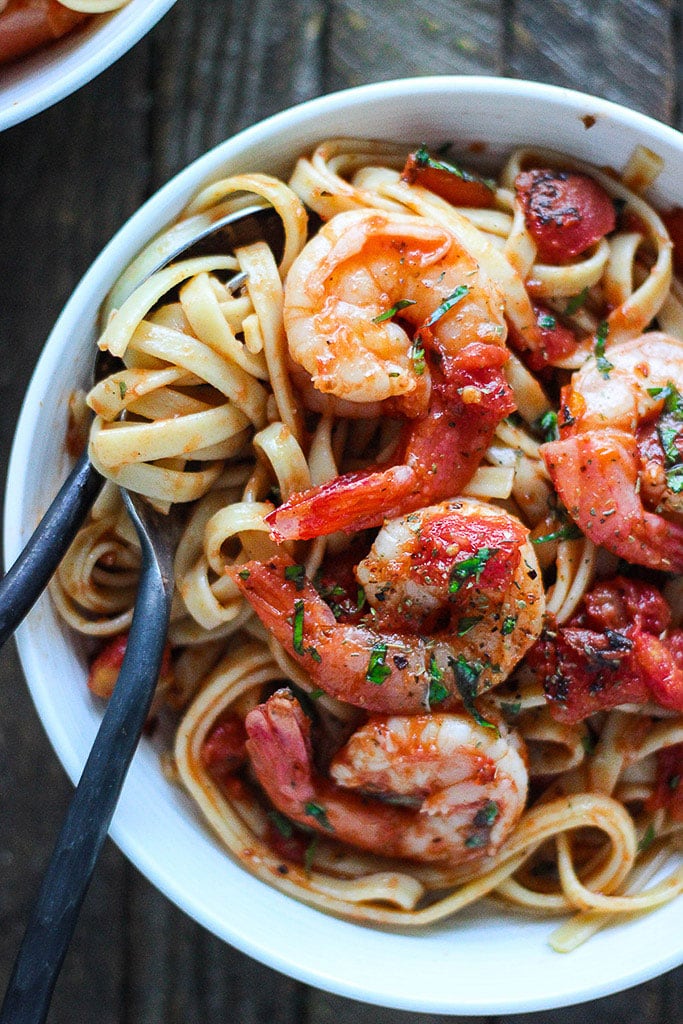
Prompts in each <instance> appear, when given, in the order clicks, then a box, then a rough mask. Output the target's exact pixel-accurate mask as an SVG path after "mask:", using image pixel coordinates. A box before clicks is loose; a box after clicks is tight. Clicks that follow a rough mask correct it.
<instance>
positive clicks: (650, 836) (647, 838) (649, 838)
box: [638, 823, 656, 853]
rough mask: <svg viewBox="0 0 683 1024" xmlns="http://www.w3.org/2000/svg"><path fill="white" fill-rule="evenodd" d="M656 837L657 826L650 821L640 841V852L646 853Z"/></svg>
mask: <svg viewBox="0 0 683 1024" xmlns="http://www.w3.org/2000/svg"><path fill="white" fill-rule="evenodd" d="M655 838H656V835H655V827H654V825H653V824H651V823H650V824H649V825H648V826H647V828H646V829H645V832H644V834H643V838H642V839H641V840H640V842H639V843H638V853H645V851H646V850H648V849H649V848H650V847H651V846H652V844H653V843H654V841H655Z"/></svg>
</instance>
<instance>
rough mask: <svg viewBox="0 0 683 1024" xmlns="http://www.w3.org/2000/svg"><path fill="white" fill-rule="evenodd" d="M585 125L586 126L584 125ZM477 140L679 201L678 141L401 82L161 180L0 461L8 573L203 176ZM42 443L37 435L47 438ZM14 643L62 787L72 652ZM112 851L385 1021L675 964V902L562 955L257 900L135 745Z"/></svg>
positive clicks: (71, 324) (507, 927) (483, 83)
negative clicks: (152, 250)
mask: <svg viewBox="0 0 683 1024" xmlns="http://www.w3.org/2000/svg"><path fill="white" fill-rule="evenodd" d="M586 115H588V116H589V119H590V118H594V119H595V121H594V123H593V126H592V127H590V128H588V127H587V126H586V124H587V123H590V120H588V122H587V123H585V122H584V120H582V118H584V117H586ZM351 134H357V135H361V136H366V137H379V138H385V139H391V138H394V139H411V140H424V141H425V142H427V143H441V142H443V141H444V140H456V141H457V142H458V143H459V142H462V143H463V146H465V145H466V144H467V143H469V142H472V141H481V140H486V141H487V142H488V144H489V154H488V155H489V156H490V157H492V158H495V157H496V156H498V155H499V154H502V153H504V152H506V151H507V150H508V149H509V148H510V147H512V146H514V145H518V144H528V143H531V144H538V145H544V146H550V147H553V148H555V149H558V150H561V151H564V152H567V153H570V154H572V155H574V156H576V157H579V158H581V159H585V160H589V161H593V162H594V163H597V164H605V163H609V164H610V165H612V166H615V167H621V166H623V164H624V163H625V161H626V160H627V158H628V157H629V155H630V154H631V152H632V150H633V148H634V146H635V145H636V144H638V143H644V144H646V145H648V146H650V147H651V148H652V149H654V150H655V151H656V152H657V153H659V154H660V155H661V156H662V157H663V159H664V169H663V172H662V174H661V176H660V178H659V179H658V182H657V186H656V188H655V190H654V192H655V195H654V199H655V202H657V203H659V204H661V205H662V206H663V207H667V206H669V205H674V204H676V203H680V201H681V198H682V197H681V192H680V181H681V180H682V179H683V137H681V136H680V135H679V134H677V133H676V132H675V131H673V130H672V129H671V128H668V127H665V126H664V125H661V124H659V123H657V122H655V121H652V120H650V119H648V118H647V117H644V116H643V115H642V114H638V113H633V112H631V111H628V110H625V109H623V108H622V107H618V106H616V105H614V104H612V103H608V102H605V101H603V100H598V99H593V98H591V97H588V96H585V95H582V94H579V93H576V92H571V91H567V90H565V89H558V88H554V87H551V86H546V85H536V84H532V83H527V82H520V81H508V80H504V79H492V78H457V77H456V78H417V79H412V80H405V81H398V82H384V83H381V84H378V85H371V86H364V87H361V88H358V89H352V90H350V91H347V92H343V93H337V94H334V95H330V96H325V97H323V98H321V99H317V100H313V101H312V102H309V103H306V104H303V105H302V106H298V107H295V108H294V109H291V110H287V111H285V112H283V113H281V114H278V115H276V116H275V117H272V118H270V119H268V120H266V121H264V122H262V123H260V124H258V125H255V126H254V127H252V128H249V129H247V130H246V131H244V132H241V133H240V134H239V135H237V136H235V138H232V139H228V140H227V141H226V142H224V143H223V144H222V145H220V146H218V147H217V148H216V149H214V150H212V151H211V152H210V153H208V154H206V155H205V156H204V157H202V158H201V159H200V160H198V161H196V162H195V163H194V164H192V165H191V166H190V167H189V168H187V169H186V170H185V171H184V172H183V173H182V174H180V175H178V177H176V178H174V179H173V181H171V182H169V184H167V185H166V186H165V187H164V188H163V189H162V190H161V191H160V192H159V193H157V194H156V195H155V196H154V197H153V198H152V199H151V200H150V201H149V202H148V203H146V205H145V206H144V207H143V208H142V209H141V210H140V211H139V212H138V213H137V214H136V215H135V216H134V217H133V218H131V220H130V221H129V222H128V223H127V224H126V225H125V227H123V228H122V229H121V231H119V233H118V234H117V235H116V237H115V238H114V239H113V240H112V241H111V242H110V244H109V245H108V246H107V248H106V249H105V250H104V252H103V253H102V255H101V256H100V257H99V258H98V259H97V260H96V262H95V263H94V264H93V266H92V267H91V269H90V270H89V272H88V273H87V274H86V275H85V277H84V278H83V280H82V282H81V283H80V285H79V286H78V288H77V289H76V291H75V292H74V294H73V296H72V298H71V299H70V301H69V302H68V304H67V306H66V308H65V309H64V312H63V313H62V315H61V316H60V318H59V320H58V322H57V324H56V325H55V328H54V330H53V331H52V334H51V335H50V338H49V340H48V342H47V345H46V347H45V350H44V352H43V355H42V357H41V359H40V362H39V363H38V367H37V369H36V371H35V375H34V377H33V380H32V382H31V385H30V388H29V391H28V394H27V397H26V401H25V404H24V407H23V411H22V414H21V417H20V420H19V426H18V429H17V434H16V438H15V442H14V448H13V451H12V458H11V463H10V469H9V478H8V484H7V500H6V508H5V551H6V557H7V559H8V562H9V563H11V562H12V560H13V559H14V558H15V557H16V555H17V554H18V552H19V550H20V548H21V547H22V546H23V544H24V543H25V541H26V539H27V537H28V535H29V533H30V531H31V529H32V527H33V526H34V525H35V523H36V522H37V520H38V518H39V517H40V516H41V514H42V513H43V511H44V510H45V508H46V506H47V504H48V503H49V500H50V499H51V497H52V496H53V494H54V493H55V492H56V491H57V489H58V485H59V484H60V482H61V481H62V479H63V477H64V476H65V475H66V472H67V456H66V454H65V451H64V444H63V440H62V439H63V438H64V436H65V432H66V400H67V396H68V394H69V393H70V391H71V390H72V389H73V387H74V386H75V385H77V384H86V383H87V381H88V376H89V373H90V368H91V364H92V358H93V349H92V343H93V339H94V322H95V318H96V315H97V310H98V307H99V305H100V303H101V301H102V300H103V298H104V296H105V294H106V293H107V291H108V289H109V288H110V286H111V285H112V284H113V282H114V281H115V280H116V278H117V276H118V275H119V273H120V272H121V271H122V270H123V269H124V267H125V266H126V265H127V263H128V262H129V261H130V259H131V258H132V257H133V256H134V254H135V253H136V252H137V251H138V250H139V249H140V248H141V247H142V245H143V244H144V243H145V242H146V241H147V240H148V239H149V238H150V237H151V236H152V235H154V234H155V233H156V232H157V231H158V230H159V229H160V228H161V227H162V226H163V225H164V224H166V223H167V222H168V221H170V220H172V219H173V218H174V217H175V216H176V215H177V214H178V212H179V211H180V209H181V208H182V206H183V205H184V204H185V202H186V200H187V199H188V198H189V197H190V196H191V195H192V194H193V193H194V192H195V190H196V189H197V188H198V186H199V185H200V183H202V182H204V181H205V180H206V179H207V178H213V177H218V176H220V175H222V174H224V173H225V172H226V171H230V172H235V171H240V170H247V169H259V170H264V171H271V172H275V173H286V172H287V170H288V168H289V167H290V165H291V163H292V160H293V158H294V157H295V155H296V154H297V153H299V152H301V151H303V150H306V149H307V148H308V147H310V146H311V145H312V144H313V143H314V142H315V141H316V140H319V139H322V138H325V137H330V136H334V135H351ZM46 424H48V425H49V429H47V430H46V429H45V425H46ZM17 639H18V643H19V651H20V655H21V660H22V664H23V668H24V672H25V674H26V677H27V679H28V682H29V686H30V689H31V693H32V695H33V699H34V701H35V704H36V706H37V709H38V712H39V714H40V716H41V718H42V721H43V724H44V726H45V729H46V730H47V733H48V735H49V737H50V739H51V741H52V744H53V745H54V748H55V750H56V751H57V754H58V755H59V757H60V759H61V761H62V762H63V764H64V766H65V768H66V770H67V771H68V773H69V774H70V776H71V777H72V779H75V778H76V777H77V776H78V774H79V771H80V769H81V767H82V765H83V763H84V761H85V758H86V754H87V752H88V750H89V748H90V745H91V743H92V740H93V737H94V734H95V730H96V728H97V725H98V721H99V714H98V710H97V708H95V707H94V705H93V703H92V702H91V701H90V700H89V699H88V696H87V691H86V686H85V664H84V658H83V656H82V653H81V652H80V649H79V646H78V644H77V643H76V642H75V641H74V638H73V636H72V635H71V634H70V633H69V632H68V631H67V630H66V629H65V628H64V627H63V626H62V624H61V622H60V621H59V619H58V618H57V615H56V614H55V611H54V609H53V608H52V606H51V604H50V602H49V600H47V599H46V598H43V599H42V600H41V602H40V603H39V605H38V606H37V607H36V608H35V610H34V611H33V612H32V614H31V615H30V616H29V618H28V620H27V621H26V622H25V623H24V624H23V625H22V627H21V628H20V630H19V632H18V634H17ZM111 832H112V836H113V838H114V840H115V841H116V842H117V843H118V845H119V846H120V847H121V849H122V850H123V851H124V853H125V854H126V855H127V856H128V857H129V858H130V859H131V861H133V863H134V864H136V865H137V867H138V868H139V869H140V870H141V871H142V872H143V873H144V874H145V875H146V876H147V877H148V878H149V879H150V880H151V881H152V882H153V883H154V884H155V885H156V886H158V887H159V888H160V889H161V890H162V891H163V892H164V893H166V894H167V895H168V896H169V897H170V898H171V899H172V900H174V901H175V902H176V903H177V904H178V905H179V906H180V907H182V908H183V909H184V910H185V911H186V912H187V913H188V914H190V915H191V916H192V917H194V918H195V919H196V920H197V921H199V922H201V924H203V925H204V926H205V927H206V928H208V929H209V930H211V931H212V932H215V933H216V934H217V935H219V936H221V937H222V938H223V939H225V940H226V941H228V942H230V943H232V944H233V945H234V946H236V947H238V948H239V949H241V950H243V951H244V952H246V953H248V954H250V955H252V956H254V957H256V958H257V959H258V960H261V961H263V962H264V963H266V964H268V965H270V966H271V967H274V968H276V969H278V970H280V971H282V972H284V973H286V974H289V975H292V976H293V977H295V978H298V979H300V980H302V981H305V982H308V983H310V984H313V985H317V986H318V987H320V988H323V989H327V990H330V991H333V992H336V993H339V994H341V995H344V996H349V997H351V998H355V999H360V1000H365V1001H368V1002H373V1003H377V1004H381V1005H385V1006H390V1007H396V1008H401V1009H409V1010H414V1011H422V1012H426V1013H449V1014H472V1015H476V1014H499V1013H519V1012H526V1011H533V1010H541V1009H549V1008H552V1007H557V1006H563V1005H567V1004H571V1003H576V1002H581V1001H582V1000H587V999H593V998H597V997H598V996H604V995H607V994H609V993H611V992H615V991H618V990H620V989H623V988H626V987H628V986H631V985H635V984H637V983H639V982H642V981H645V980H646V979H648V978H651V977H653V976H655V975H657V974H660V973H662V972H664V971H666V970H668V969H670V968H672V967H675V966H677V965H678V964H680V963H682V962H683V928H682V927H681V902H680V900H679V901H678V902H674V903H672V904H669V905H668V906H665V907H663V908H662V909H660V910H658V911H656V912H654V913H651V914H648V915H646V916H643V917H640V918H639V919H637V920H633V921H630V922H628V923H621V924H619V925H617V926H616V927H612V928H609V929H606V930H604V931H602V932H600V933H598V934H597V935H595V936H594V937H593V938H591V939H590V940H589V941H588V942H587V943H586V944H585V945H584V946H582V947H580V948H579V949H578V950H576V951H575V952H574V953H571V954H565V955H559V954H557V953H555V952H553V951H552V950H551V949H550V947H549V946H548V941H547V940H548V936H549V934H550V932H551V931H552V930H553V928H554V927H555V926H556V921H554V920H546V919H540V920H539V919H534V918H531V917H528V916H525V915H523V914H521V913H516V912H514V911H512V910H507V909H505V908H503V907H502V906H500V905H498V904H496V903H494V902H488V903H485V904H482V905H480V906H478V907H476V908H475V909H472V910H470V911H468V912H466V913H463V914H461V915H460V916H457V917H455V918H453V919H452V920H450V921H448V922H446V923H445V924H442V925H440V926H438V927H434V928H431V929H430V930H428V931H426V932H418V933H407V932H406V933H399V932H388V931H384V930H380V929H376V928H371V927H364V926H361V925H357V924H353V923H350V922H347V921H340V920H337V919H335V918H333V917H328V916H326V915H324V914H322V913H320V912H318V911H316V910H312V909H310V908H309V907H306V906H304V905H302V904H300V903H297V902H295V901H294V900H292V899H290V898H288V897H287V896H284V895H282V894H281V893H279V892H277V891H275V890H274V889H271V888H270V887H268V886H267V885H265V884H264V883H262V882H260V881H258V880H257V879H255V878H253V877H252V876H251V875H249V874H248V873H247V872H246V871H245V870H244V869H243V868H241V867H239V866H238V865H237V864H235V863H233V862H232V861H231V859H230V857H229V856H227V855H226V854H225V853H224V852H223V850H222V849H221V848H220V847H219V845H218V843H217V841H216V840H215V839H214V838H213V836H212V835H211V834H210V832H209V831H208V829H207V828H206V827H205V826H204V825H203V823H202V822H201V821H200V820H199V817H198V815H197V814H196V813H195V811H194V809H193V807H192V806H191V804H190V801H189V800H188V799H186V798H185V797H184V796H183V794H182V793H180V792H179V791H178V790H176V789H174V788H172V787H171V786H170V785H169V784H168V783H167V782H166V781H165V779H164V777H163V775H162V773H161V770H160V767H159V763H158V757H157V752H156V751H155V749H154V748H153V747H152V746H151V745H150V744H149V743H148V742H147V741H145V742H143V744H142V747H141V749H140V750H139V752H138V754H137V756H136V758H135V761H134V763H133V765H132V768H131V771H130V774H129V776H128V779H127V782H126V785H125V788H124V791H123V794H122V797H121V801H120V804H119V807H118V810H117V812H116V815H115V817H114V822H113V825H112V829H111Z"/></svg>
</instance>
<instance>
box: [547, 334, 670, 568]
mask: <svg viewBox="0 0 683 1024" xmlns="http://www.w3.org/2000/svg"><path fill="white" fill-rule="evenodd" d="M676 381H683V341H680V340H679V339H677V338H673V337H669V336H668V335H666V334H662V333H660V332H658V331H651V332H648V333H647V334H643V335H641V336H640V337H639V338H633V339H631V340H630V341H625V342H621V343H619V344H616V345H613V346H611V347H610V348H608V349H607V351H606V353H602V354H597V355H596V356H593V357H591V358H590V359H588V360H586V362H585V363H584V365H583V366H582V367H581V369H580V370H578V371H577V372H576V373H575V374H574V375H573V377H572V381H571V384H570V385H569V386H568V387H567V388H565V389H564V390H563V394H562V403H561V406H562V420H563V423H562V424H561V426H562V437H561V439H560V440H559V441H552V442H550V443H549V444H546V445H544V446H543V447H542V448H541V453H542V455H543V458H544V460H545V464H546V466H547V468H548V472H549V473H550V476H551V478H552V481H553V484H554V486H555V489H556V491H557V493H558V494H559V496H560V499H561V501H562V502H563V503H564V505H565V506H566V508H567V511H568V512H569V515H570V516H571V517H572V519H573V520H574V521H575V522H576V523H577V524H578V526H580V527H581V529H582V530H583V531H584V533H585V534H586V536H587V537H589V538H590V539H591V540H592V541H593V542H594V543H595V544H601V545H602V546H603V547H605V548H607V550H608V551H611V552H612V553H613V554H615V555H618V556H619V557H621V558H625V559H627V560H628V561H629V562H634V563H636V564H637V565H644V566H647V567H648V568H650V569H662V570H664V571H667V572H678V573H680V572H683V521H681V519H680V518H678V519H676V518H670V517H669V516H670V515H673V516H674V517H675V516H678V517H680V515H681V514H683V499H682V496H681V491H683V486H681V484H682V483H683V468H682V463H683V456H682V455H681V450H683V397H681V395H680V394H679V392H678V390H677V387H676ZM664 513H666V514H664Z"/></svg>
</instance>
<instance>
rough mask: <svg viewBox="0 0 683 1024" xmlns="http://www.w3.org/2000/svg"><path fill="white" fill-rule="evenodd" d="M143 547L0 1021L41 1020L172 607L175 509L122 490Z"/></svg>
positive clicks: (27, 1023) (32, 1023) (29, 1023)
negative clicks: (97, 718)
mask: <svg viewBox="0 0 683 1024" xmlns="http://www.w3.org/2000/svg"><path fill="white" fill-rule="evenodd" d="M121 495H122V497H123V501H124V504H125V506H126V508H127V510H128V513H129V514H130V517H131V519H132V521H133V524H134V526H135V529H136V532H137V535H138V538H139V540H140V546H141V548H142V564H141V571H140V582H139V585H138V593H137V598H136V601H135V611H134V613H133V621H132V624H131V628H130V634H129V637H128V644H127V647H126V653H125V656H124V659H123V664H122V666H121V672H120V674H119V678H118V681H117V683H116V686H115V688H114V693H113V695H112V697H111V700H110V701H109V703H108V705H107V709H106V711H105V714H104V717H103V719H102V723H101V725H100V728H99V730H98V733H97V736H96V738H95V742H94V744H93V747H92V750H91V751H90V755H89V757H88V760H87V762H86V764H85V767H84V769H83V773H82V775H81V778H80V781H79V783H78V786H77V788H76V792H75V793H74V796H73V798H72V800H71V804H70V806H69V810H68V811H67V815H66V818H65V820H64V824H63V826H62V830H61V832H60V834H59V837H58V839H57V842H56V845H55V848H54V851H53V853H52V857H51V859H50V863H49V865H48V868H47V871H46V872H45V875H44V878H43V881H42V884H41V887H40V891H39V893H38V898H37V901H36V904H35V906H34V908H33V912H32V914H31V917H30V919H29V922H28V925H27V927H26V932H25V933H24V938H23V940H22V943H21V946H20V947H19V952H18V954H17V958H16V961H15V964H14V969H13V972H12V976H11V978H10V981H9V986H8V988H7V992H6V993H5V999H4V1002H3V1004H2V1008H1V1009H0V1024H41V1022H42V1021H44V1020H45V1018H46V1016H47V1013H48V1010H49V1007H50V1000H51V997H52V991H53V989H54V986H55V982H56V981H57V977H58V975H59V971H60V968H61V966H62V961H63V960H64V956H65V954H66V951H67V948H68V946H69V942H70V941H71V936H72V934H73V930H74V928H75V925H76V920H77V918H78V914H79V911H80V908H81V904H82V902H83V899H84V897H85V894H86V892H87V889H88V886H89V884H90V879H91V877H92V873H93V871H94V869H95V864H96V862H97V859H98V857H99V854H100V851H101V849H102V846H103V845H104V840H105V838H106V836H107V831H108V829H109V824H110V822H111V818H112V815H113V813H114V808H115V807H116V803H117V801H118V798H119V793H120V792H121V787H122V786H123V782H124V779H125V777H126V772H127V771H128V767H129V765H130V762H131V760H132V757H133V754H134V752H135V748H136V747H137V744H138V740H139V738H140V734H141V732H142V728H143V726H144V724H145V720H146V718H147V714H148V712H149V708H150V705H151V702H152V697H153V695H154V689H155V686H156V682H157V679H158V676H159V670H160V667H161V658H162V654H163V650H164V644H165V641H166V632H167V629H168V623H169V618H170V612H171V597H172V594H173V557H174V554H175V548H176V544H177V540H178V537H179V524H178V522H177V521H176V514H175V513H174V512H172V513H171V514H170V516H162V515H160V514H158V513H157V512H156V511H155V510H154V509H153V508H152V507H151V505H149V504H148V503H147V502H146V501H145V500H144V498H140V497H138V496H137V495H134V494H129V493H128V492H127V491H125V490H123V489H122V490H121Z"/></svg>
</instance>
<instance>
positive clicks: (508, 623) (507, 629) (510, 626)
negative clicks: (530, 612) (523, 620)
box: [500, 615, 517, 636]
mask: <svg viewBox="0 0 683 1024" xmlns="http://www.w3.org/2000/svg"><path fill="white" fill-rule="evenodd" d="M516 625H517V616H516V615H506V616H505V618H504V619H503V625H502V626H501V627H500V631H501V633H502V634H503V636H510V633H512V632H513V630H514V628H515V626H516Z"/></svg>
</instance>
